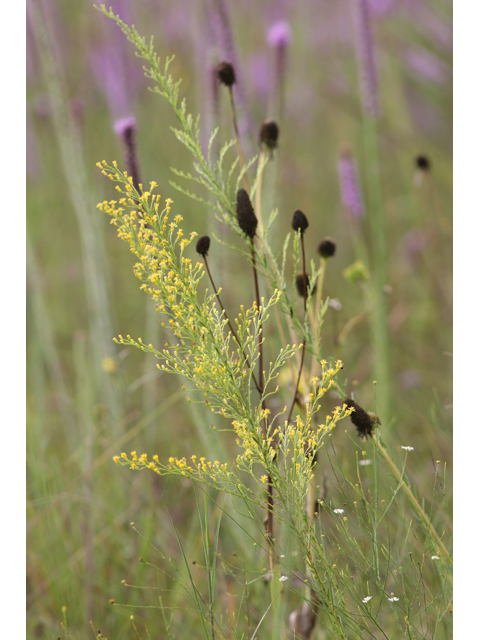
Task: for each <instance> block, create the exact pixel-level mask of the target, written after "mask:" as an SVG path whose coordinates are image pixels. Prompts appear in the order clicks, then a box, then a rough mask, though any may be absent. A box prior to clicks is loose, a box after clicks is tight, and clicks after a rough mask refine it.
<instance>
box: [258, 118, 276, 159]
mask: <svg viewBox="0 0 480 640" xmlns="http://www.w3.org/2000/svg"><path fill="white" fill-rule="evenodd" d="M279 133H280V129H279V128H278V124H277V123H276V122H275V121H274V120H265V122H264V123H263V124H262V126H261V128H260V135H259V139H260V144H262V145H265V146H266V147H267V149H270V151H273V149H276V148H277V146H278V136H279Z"/></svg>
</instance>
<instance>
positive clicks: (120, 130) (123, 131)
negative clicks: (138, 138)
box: [113, 116, 140, 192]
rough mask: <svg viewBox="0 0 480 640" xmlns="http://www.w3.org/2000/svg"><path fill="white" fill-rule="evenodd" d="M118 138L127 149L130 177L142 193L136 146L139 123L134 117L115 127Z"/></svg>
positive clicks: (120, 122)
mask: <svg viewBox="0 0 480 640" xmlns="http://www.w3.org/2000/svg"><path fill="white" fill-rule="evenodd" d="M113 128H114V131H115V133H116V134H117V136H118V137H119V138H120V139H121V140H122V142H123V146H124V148H125V163H126V165H127V172H128V175H129V176H131V178H132V184H133V186H134V187H135V189H136V190H137V191H138V192H140V186H139V184H140V176H139V169H138V159H137V148H136V144H135V134H136V132H137V121H136V119H135V118H134V117H133V116H129V117H128V118H121V119H120V120H117V121H116V122H115V124H114V125H113Z"/></svg>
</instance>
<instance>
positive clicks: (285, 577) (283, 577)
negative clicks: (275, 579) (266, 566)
mask: <svg viewBox="0 0 480 640" xmlns="http://www.w3.org/2000/svg"><path fill="white" fill-rule="evenodd" d="M279 580H280V582H285V580H288V577H287V576H282V577H281V578H279Z"/></svg>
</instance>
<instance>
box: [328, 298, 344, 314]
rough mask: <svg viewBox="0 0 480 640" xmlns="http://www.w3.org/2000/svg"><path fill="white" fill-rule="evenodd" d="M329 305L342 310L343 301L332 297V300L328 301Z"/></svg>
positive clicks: (336, 309)
mask: <svg viewBox="0 0 480 640" xmlns="http://www.w3.org/2000/svg"><path fill="white" fill-rule="evenodd" d="M328 306H329V307H331V308H332V309H335V311H341V310H342V303H341V302H340V300H337V299H336V298H330V300H329V301H328Z"/></svg>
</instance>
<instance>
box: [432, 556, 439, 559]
mask: <svg viewBox="0 0 480 640" xmlns="http://www.w3.org/2000/svg"><path fill="white" fill-rule="evenodd" d="M432 560H440V556H432Z"/></svg>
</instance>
